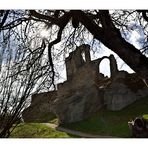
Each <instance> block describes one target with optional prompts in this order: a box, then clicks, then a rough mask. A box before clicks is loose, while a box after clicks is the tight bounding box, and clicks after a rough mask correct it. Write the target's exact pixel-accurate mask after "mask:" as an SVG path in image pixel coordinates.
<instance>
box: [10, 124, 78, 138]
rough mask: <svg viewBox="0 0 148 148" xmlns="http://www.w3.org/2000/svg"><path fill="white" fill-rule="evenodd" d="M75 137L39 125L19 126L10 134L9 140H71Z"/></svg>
mask: <svg viewBox="0 0 148 148" xmlns="http://www.w3.org/2000/svg"><path fill="white" fill-rule="evenodd" d="M71 137H75V136H72V135H68V134H67V133H64V132H59V131H56V130H55V129H52V128H50V127H48V126H46V125H43V124H40V123H23V124H19V125H18V126H17V127H16V128H15V129H14V131H13V132H12V133H11V135H10V138H71Z"/></svg>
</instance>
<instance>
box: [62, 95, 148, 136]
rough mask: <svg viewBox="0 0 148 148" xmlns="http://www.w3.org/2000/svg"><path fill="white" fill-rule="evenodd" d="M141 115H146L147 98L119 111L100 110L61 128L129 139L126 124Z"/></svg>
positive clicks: (129, 133)
mask: <svg viewBox="0 0 148 148" xmlns="http://www.w3.org/2000/svg"><path fill="white" fill-rule="evenodd" d="M143 114H148V97H146V98H143V99H141V100H138V101H136V102H135V103H134V104H132V105H129V106H128V107H126V108H124V109H122V110H121V111H108V110H105V109H102V110H100V111H99V112H98V113H96V114H95V115H94V116H92V117H90V118H89V119H87V120H84V121H81V122H76V123H71V124H64V125H61V126H63V127H67V128H69V129H74V130H78V131H82V132H85V133H91V134H98V135H108V136H115V137H131V131H130V130H129V127H128V124H127V122H128V121H129V120H131V119H133V118H135V117H137V116H142V115H143Z"/></svg>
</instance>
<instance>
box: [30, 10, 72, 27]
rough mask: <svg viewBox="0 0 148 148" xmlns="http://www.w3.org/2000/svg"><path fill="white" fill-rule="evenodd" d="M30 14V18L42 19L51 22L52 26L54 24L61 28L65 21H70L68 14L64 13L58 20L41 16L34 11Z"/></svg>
mask: <svg viewBox="0 0 148 148" xmlns="http://www.w3.org/2000/svg"><path fill="white" fill-rule="evenodd" d="M58 13H59V12H58ZM30 14H31V16H32V17H35V18H38V19H41V20H42V19H44V20H47V21H49V22H51V23H52V24H55V25H57V26H59V27H62V26H63V25H64V24H65V21H67V20H69V19H70V13H65V14H64V15H63V16H61V17H59V18H57V17H52V16H47V15H43V14H40V13H38V12H36V11H35V10H30Z"/></svg>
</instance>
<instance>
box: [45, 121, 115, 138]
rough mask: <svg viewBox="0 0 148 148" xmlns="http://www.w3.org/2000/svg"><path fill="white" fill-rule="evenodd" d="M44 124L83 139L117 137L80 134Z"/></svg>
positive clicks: (54, 125)
mask: <svg viewBox="0 0 148 148" xmlns="http://www.w3.org/2000/svg"><path fill="white" fill-rule="evenodd" d="M43 124H44V125H47V126H48V127H51V128H54V129H56V130H58V131H61V132H66V133H68V134H72V135H75V136H80V137H83V138H115V137H112V136H101V135H93V134H88V133H83V132H80V131H75V130H71V129H67V128H65V127H60V126H58V125H56V124H51V123H43Z"/></svg>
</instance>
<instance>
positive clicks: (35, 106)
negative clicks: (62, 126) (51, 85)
mask: <svg viewBox="0 0 148 148" xmlns="http://www.w3.org/2000/svg"><path fill="white" fill-rule="evenodd" d="M56 96H57V92H56V91H51V92H44V93H40V94H34V95H33V96H32V100H31V105H30V106H29V107H28V108H27V109H25V110H24V111H23V113H22V116H23V119H24V121H25V122H48V121H49V120H51V119H53V118H55V114H53V112H51V110H50V108H51V103H52V102H53V100H55V98H56Z"/></svg>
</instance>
